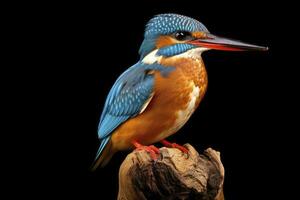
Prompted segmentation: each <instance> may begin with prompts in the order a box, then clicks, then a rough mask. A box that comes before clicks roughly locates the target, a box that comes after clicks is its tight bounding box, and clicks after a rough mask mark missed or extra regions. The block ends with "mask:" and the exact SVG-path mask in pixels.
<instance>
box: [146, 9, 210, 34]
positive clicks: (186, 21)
mask: <svg viewBox="0 0 300 200" xmlns="http://www.w3.org/2000/svg"><path fill="white" fill-rule="evenodd" d="M176 31H187V32H195V31H203V32H209V31H208V30H207V28H206V27H205V26H204V25H203V24H202V23H201V22H199V21H197V20H195V19H193V18H190V17H186V16H183V15H178V14H171V13H170V14H160V15H157V16H155V17H154V18H152V19H151V20H150V21H149V22H148V24H147V26H146V30H145V35H144V37H145V38H147V37H153V36H155V35H167V34H170V33H174V32H176Z"/></svg>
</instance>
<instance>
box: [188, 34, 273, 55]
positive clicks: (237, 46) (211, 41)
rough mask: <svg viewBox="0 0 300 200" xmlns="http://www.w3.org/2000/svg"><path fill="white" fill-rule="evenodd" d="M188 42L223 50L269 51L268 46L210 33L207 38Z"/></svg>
mask: <svg viewBox="0 0 300 200" xmlns="http://www.w3.org/2000/svg"><path fill="white" fill-rule="evenodd" d="M187 43H189V44H193V45H196V46H201V47H205V48H208V49H216V50H223V51H267V50H268V47H263V46H257V45H253V44H247V43H244V42H240V41H236V40H232V39H227V38H223V37H219V36H215V35H212V34H208V35H207V37H206V38H201V39H196V40H191V41H188V42H187Z"/></svg>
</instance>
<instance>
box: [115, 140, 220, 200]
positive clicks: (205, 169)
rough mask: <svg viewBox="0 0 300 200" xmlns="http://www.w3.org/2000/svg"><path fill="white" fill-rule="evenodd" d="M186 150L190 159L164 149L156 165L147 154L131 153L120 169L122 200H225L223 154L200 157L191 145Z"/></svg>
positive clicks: (216, 153)
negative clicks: (221, 155)
mask: <svg viewBox="0 0 300 200" xmlns="http://www.w3.org/2000/svg"><path fill="white" fill-rule="evenodd" d="M185 147H186V148H188V150H189V156H188V157H187V156H186V155H184V154H183V153H182V152H181V151H179V150H178V149H174V148H166V147H162V148H160V152H161V153H160V156H159V158H158V159H157V160H156V161H153V160H152V159H151V158H150V156H149V154H148V153H147V152H146V151H133V152H132V153H130V154H129V155H128V156H127V157H126V159H125V160H124V162H123V163H122V165H121V167H120V171H119V194H118V200H144V199H147V200H148V199H149V200H152V199H155V200H156V199H200V200H223V199H224V197H223V182H224V167H223V165H222V162H221V159H220V153H219V152H217V151H215V150H213V149H211V148H208V149H207V150H205V151H204V153H203V155H199V154H198V152H197V151H196V150H195V149H194V148H193V147H192V146H191V145H189V144H186V145H185Z"/></svg>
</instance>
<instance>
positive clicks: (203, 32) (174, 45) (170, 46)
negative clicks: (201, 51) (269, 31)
mask: <svg viewBox="0 0 300 200" xmlns="http://www.w3.org/2000/svg"><path fill="white" fill-rule="evenodd" d="M199 47H202V48H205V49H219V50H249V49H251V50H265V48H263V47H258V46H255V45H250V44H245V43H241V42H237V41H233V40H228V39H225V38H220V37H216V36H214V35H212V34H210V33H209V31H208V30H207V28H206V27H205V26H204V25H203V24H202V23H201V22H199V21H197V20H195V19H192V18H190V17H186V16H183V15H178V14H160V15H156V16H155V17H153V18H152V19H151V20H150V21H149V22H148V24H147V26H146V30H145V34H144V41H143V43H142V45H141V47H140V50H139V53H140V55H141V58H143V57H145V56H146V55H147V54H148V53H150V52H151V51H153V50H155V49H158V54H160V55H163V56H166V57H168V56H174V55H177V54H181V53H184V52H185V51H188V50H191V49H193V48H199Z"/></svg>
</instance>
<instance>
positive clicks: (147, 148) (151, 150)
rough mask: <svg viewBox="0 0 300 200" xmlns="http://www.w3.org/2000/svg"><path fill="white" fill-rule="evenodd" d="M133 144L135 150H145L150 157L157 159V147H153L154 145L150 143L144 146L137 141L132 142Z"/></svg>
mask: <svg viewBox="0 0 300 200" xmlns="http://www.w3.org/2000/svg"><path fill="white" fill-rule="evenodd" d="M133 145H134V146H135V147H136V149H135V150H136V151H143V150H144V151H146V152H148V153H149V155H150V157H151V158H152V159H153V160H155V161H156V160H157V158H158V156H157V154H159V153H160V151H159V149H158V148H157V147H155V146H154V145H150V146H144V145H142V144H140V143H138V142H136V141H135V142H133Z"/></svg>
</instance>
